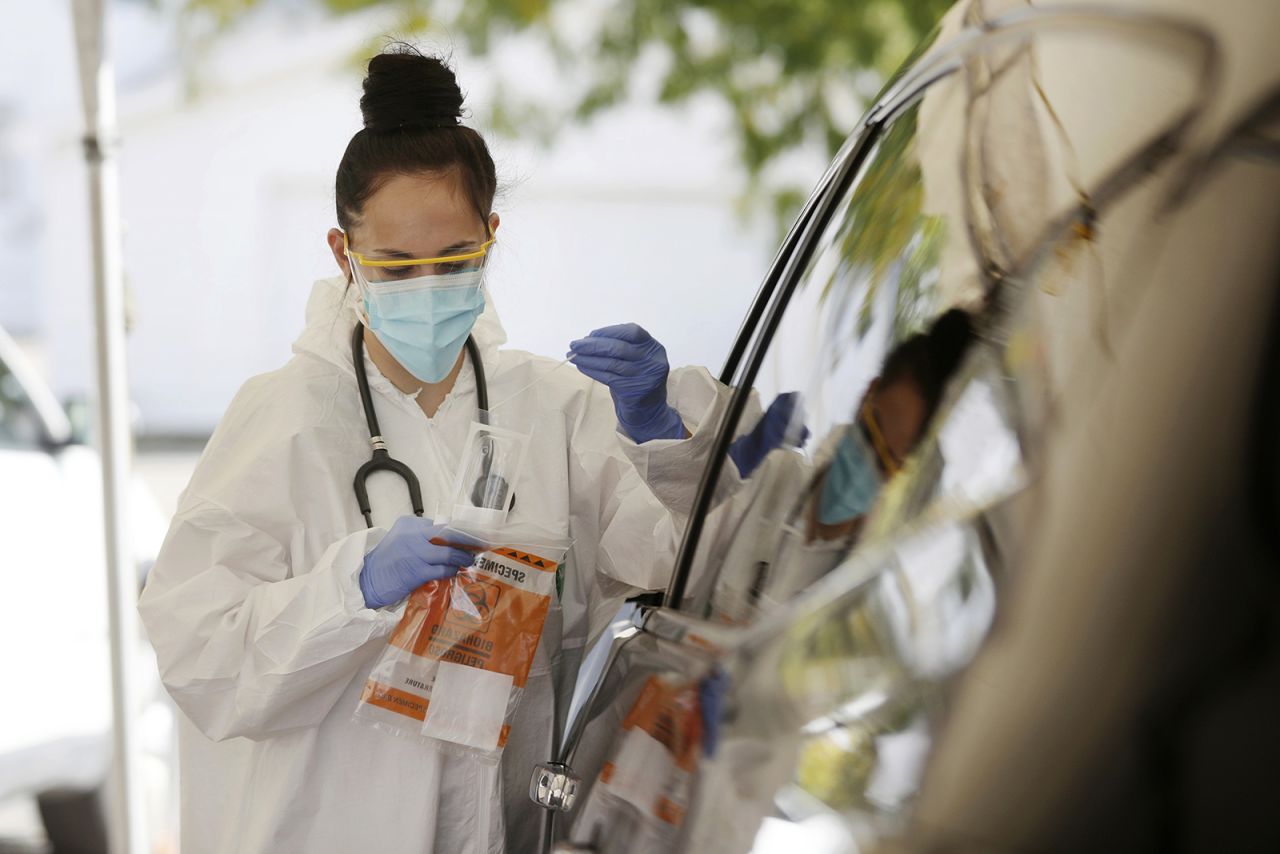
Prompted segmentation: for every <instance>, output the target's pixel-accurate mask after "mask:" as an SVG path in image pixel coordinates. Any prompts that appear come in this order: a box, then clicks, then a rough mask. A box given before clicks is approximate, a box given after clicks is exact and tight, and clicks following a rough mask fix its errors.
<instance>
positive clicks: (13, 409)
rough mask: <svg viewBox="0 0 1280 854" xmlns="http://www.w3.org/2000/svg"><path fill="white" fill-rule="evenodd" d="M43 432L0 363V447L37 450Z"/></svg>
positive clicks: (29, 404)
mask: <svg viewBox="0 0 1280 854" xmlns="http://www.w3.org/2000/svg"><path fill="white" fill-rule="evenodd" d="M43 435H44V431H43V428H42V427H41V421H40V414H39V412H37V411H36V408H35V405H34V404H33V403H32V402H31V398H30V397H28V396H27V392H26V390H25V389H24V388H23V387H22V383H20V382H19V381H18V377H17V376H16V375H14V373H13V372H12V371H10V370H9V366H8V365H6V364H5V363H4V362H3V361H0V447H7V448H35V447H39V446H40V443H41V440H42V438H43Z"/></svg>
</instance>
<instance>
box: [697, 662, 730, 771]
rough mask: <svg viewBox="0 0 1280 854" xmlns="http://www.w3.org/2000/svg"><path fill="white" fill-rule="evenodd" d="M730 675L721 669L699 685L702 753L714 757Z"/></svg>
mask: <svg viewBox="0 0 1280 854" xmlns="http://www.w3.org/2000/svg"><path fill="white" fill-rule="evenodd" d="M729 684H730V683H729V674H728V673H725V672H724V671H723V670H721V669H720V668H719V667H717V668H716V669H715V670H713V671H711V673H709V674H708V675H707V676H705V677H703V679H702V681H701V682H699V683H698V710H699V712H700V713H701V714H702V752H703V753H704V754H706V755H707V756H714V755H715V752H716V748H717V747H718V746H719V744H720V722H721V718H723V717H724V700H725V695H726V694H728V693H729Z"/></svg>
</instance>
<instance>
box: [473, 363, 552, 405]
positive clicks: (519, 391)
mask: <svg viewBox="0 0 1280 854" xmlns="http://www.w3.org/2000/svg"><path fill="white" fill-rule="evenodd" d="M569 361H570V360H569V359H562V360H560V361H559V362H557V363H556V365H555V367H553V368H552V369H551V370H549V371H547V372H546V373H545V374H543V375H542V376H540V377H538V378H537V379H536V380H534V381H533V382H531V383H527V384H525V385H522V386H521V387H520V388H518V389H516V390H515V391H513V392H512V393H511V394H509V395H507V396H506V397H504V398H503V399H502V400H500V401H498V402H497V403H495V404H493V405H492V406H490V407H489V411H490V412H493V411H494V410H495V409H497V408H498V407H500V406H502V405H504V404H506V403H508V402H509V401H511V400H514V399H515V398H517V397H519V396H520V395H522V394H524V393H525V392H526V391H528V390H529V389H531V388H533V387H534V386H536V385H537V384H538V383H540V382H542V381H543V380H545V379H546V378H547V377H549V376H551V375H552V374H554V373H555V372H556V371H558V370H560V369H561V368H563V367H564V366H565V365H567V364H569Z"/></svg>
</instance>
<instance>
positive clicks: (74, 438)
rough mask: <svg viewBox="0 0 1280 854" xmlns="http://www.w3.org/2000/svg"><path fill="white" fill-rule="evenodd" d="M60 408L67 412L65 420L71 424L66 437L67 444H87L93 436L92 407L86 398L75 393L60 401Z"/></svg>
mask: <svg viewBox="0 0 1280 854" xmlns="http://www.w3.org/2000/svg"><path fill="white" fill-rule="evenodd" d="M62 409H63V411H64V412H66V413H67V421H68V422H70V424H71V434H70V436H69V437H68V439H67V444H69V445H87V444H89V441H90V440H91V439H92V438H93V409H92V407H90V406H89V401H88V399H87V398H84V397H81V396H80V395H76V396H74V397H69V398H67V399H66V400H64V401H63V402H62Z"/></svg>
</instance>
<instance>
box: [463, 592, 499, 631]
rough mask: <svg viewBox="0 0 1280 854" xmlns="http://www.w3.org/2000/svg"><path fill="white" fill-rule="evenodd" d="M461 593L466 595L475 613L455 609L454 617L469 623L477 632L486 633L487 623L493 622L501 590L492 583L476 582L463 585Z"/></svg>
mask: <svg viewBox="0 0 1280 854" xmlns="http://www.w3.org/2000/svg"><path fill="white" fill-rule="evenodd" d="M462 592H463V593H466V594H467V598H468V599H470V600H471V605H472V607H473V608H474V609H475V611H474V613H469V612H466V611H462V610H461V609H459V608H457V607H455V608H454V609H453V613H454V616H457V617H460V618H461V619H462V620H463V621H464V622H467V623H471V624H472V625H474V626H475V627H476V630H477V631H480V632H486V631H488V630H489V623H491V622H492V621H493V612H494V609H496V608H497V607H498V597H500V596H501V595H502V588H501V587H500V586H499V585H497V584H494V583H493V582H492V581H483V580H476V581H470V582H467V583H466V584H463V585H462Z"/></svg>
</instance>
